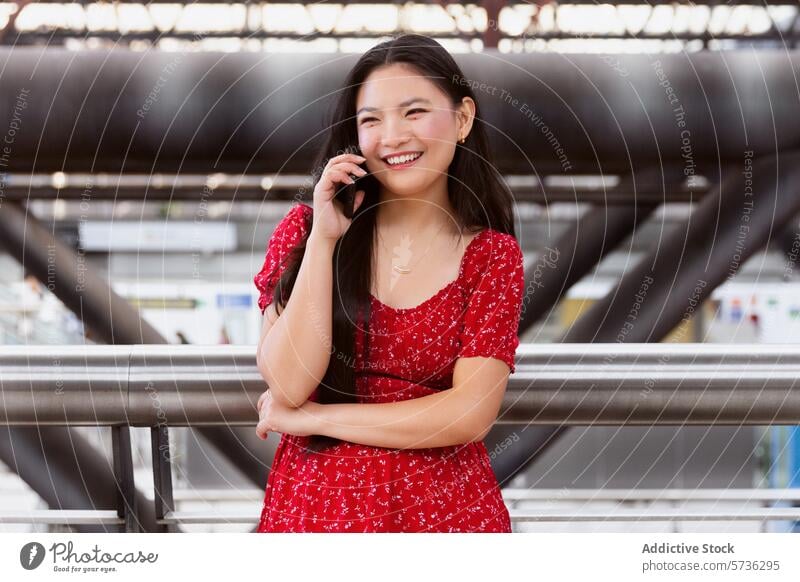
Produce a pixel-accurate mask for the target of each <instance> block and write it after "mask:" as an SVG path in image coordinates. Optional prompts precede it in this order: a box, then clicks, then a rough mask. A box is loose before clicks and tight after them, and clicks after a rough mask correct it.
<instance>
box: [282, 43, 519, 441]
mask: <svg viewBox="0 0 800 582" xmlns="http://www.w3.org/2000/svg"><path fill="white" fill-rule="evenodd" d="M396 63H402V64H404V65H408V66H411V67H413V68H414V69H416V70H417V71H418V72H419V74H420V75H422V76H425V77H426V78H428V79H429V80H430V81H431V82H433V83H435V84H436V85H437V86H438V87H439V88H440V89H441V90H442V91H443V92H444V93H445V94H447V95H448V96H449V98H450V99H451V102H452V103H453V105H454V106H455V105H458V104H460V103H461V102H462V99H463V98H464V97H471V98H472V99H473V100H474V101H475V106H476V110H475V120H474V123H473V124H472V128H471V130H470V133H469V135H468V136H467V138H466V140H465V142H464V143H463V144H458V146H459V147H457V148H456V153H455V156H454V157H453V161H452V163H451V164H450V167H449V168H448V178H447V189H448V198H449V201H450V203H451V204H452V207H453V209H454V210H455V214H456V216H457V217H458V219H459V220H460V221H461V224H460V225H459V226H463V227H465V228H467V229H470V228H473V229H474V230H481V229H482V227H490V228H493V229H495V230H497V231H499V232H502V233H506V234H511V235H513V236H514V237H515V238H516V233H515V230H514V216H513V202H514V198H513V196H512V194H511V192H510V191H509V190H508V188H507V187H506V185H505V183H504V182H503V181H502V179H501V177H500V176H499V175H498V174H497V171H496V169H495V168H494V164H493V161H492V156H491V153H490V148H489V142H488V138H487V134H486V130H485V128H484V126H483V125H482V119H481V115H480V107H479V105H478V100H477V99H476V97H475V95H474V93H473V91H472V89H471V88H470V87H469V84H467V83H462V82H459V80H462V79H464V76H463V73H462V72H461V69H460V68H459V66H458V65H457V64H456V62H455V60H454V59H453V57H452V56H451V55H450V53H448V52H447V50H446V49H445V48H444V47H443V46H442V45H440V44H439V43H438V42H436V41H435V40H433V39H432V38H429V37H427V36H424V35H419V34H404V35H402V36H398V37H396V38H393V39H391V40H388V41H385V42H383V43H381V44H378V45H376V46H375V47H373V48H371V49H370V50H368V51H367V52H366V53H364V54H363V55H362V56H361V58H360V59H359V60H358V62H357V63H356V64H355V66H354V67H353V68H352V70H351V71H350V73H349V74H348V77H347V79H345V82H344V85H343V87H342V90H341V92H339V93H338V94H337V99H336V102H335V103H334V107H333V110H332V113H331V114H329V120H328V125H327V127H329V128H330V130H329V131H327V132H326V134H325V142H324V144H323V146H322V147H321V148H320V150H319V152H318V154H317V158H316V159H315V160H314V164H313V166H312V167H313V168H315V169H314V170H312V175H313V178H314V183H315V184H316V183H317V181H318V180H319V174H320V173H321V168H324V166H325V164H326V163H327V161H328V160H329V159H330V158H332V157H335V156H337V155H339V154H341V153H345V152H349V153H357V152H358V148H357V144H358V131H357V127H356V118H355V111H356V96H357V93H358V89H359V87H361V85H362V84H363V83H364V82H365V81H366V79H367V77H368V76H369V75H370V74H371V73H372V72H373V71H374V70H376V69H377V68H379V67H381V66H385V65H391V64H396ZM358 188H359V189H363V190H364V191H365V196H364V201H363V202H362V204H361V206H359V208H358V210H357V211H356V213H355V214H354V216H353V221H352V223H351V224H350V227H349V228H348V230H347V232H346V233H345V234H344V236H342V237H341V238H340V239H339V240H338V241H337V243H336V246H335V247H334V253H333V298H332V299H333V304H332V313H333V319H332V322H331V328H332V335H333V347H332V353H331V359H330V364H329V365H328V369H327V371H326V373H325V376H324V378H323V381H322V383H321V384H320V386H319V388H318V390H319V393H318V398H317V401H318V402H320V403H323V404H330V403H340V402H356V398H355V362H356V354H355V333H356V329H357V327H356V326H361V327H362V329H364V330H365V333H364V338H365V341H364V353H363V354H361V358H365V357H366V354H368V353H369V334H368V333H366V329H367V323H366V322H368V321H369V317H370V307H371V303H370V291H371V280H372V260H371V259H372V253H373V243H374V241H375V240H376V238H375V237H376V222H375V216H376V210H377V207H378V206H377V205H378V203H379V198H378V197H379V184H378V182H377V180H376V179H375V178H374V177H373V176H367V177H365V178H363V179H361V180H359V181H358ZM306 227H307V228H306V233H307V234H306V237H305V238H304V239H303V240H302V241H300V243H299V244H298V245H297V247H295V249H294V251H293V253H292V254H291V255H290V257H289V258H288V261H287V267H286V270H285V271H284V272H283V274H282V276H281V278H280V280H279V281H278V284H277V286H276V288H275V292H274V296H273V301H274V302H275V303H276V308H277V307H279V306H280V308H281V309H282V308H283V307H284V306H285V304H286V301H287V300H288V297H289V295H290V294H291V290H292V287H293V286H294V282H295V280H296V279H297V272H298V271H299V267H300V263H301V262H302V257H303V254H304V252H305V246H306V240H307V238H308V233H309V232H310V230H311V218H310V217H309V218H308V224H306ZM361 361H365V360H364V359H362V360H361ZM335 442H338V441H336V440H335V439H331V438H328V437H324V436H321V435H313V436H312V438H311V440H310V444H309V448H310V449H311V450H314V451H320V450H322V449H323V448H324V447H326V446H328V445H330V444H333V443H335Z"/></svg>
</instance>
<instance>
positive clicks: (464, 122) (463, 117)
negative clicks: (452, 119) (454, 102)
mask: <svg viewBox="0 0 800 582" xmlns="http://www.w3.org/2000/svg"><path fill="white" fill-rule="evenodd" d="M475 110H476V106H475V101H473V100H472V98H471V97H464V98H462V99H461V103H459V104H458V106H457V107H456V121H457V123H458V135H459V136H461V137H464V138H466V137H467V136H468V135H469V132H470V131H471V130H472V122H473V120H474V119H475Z"/></svg>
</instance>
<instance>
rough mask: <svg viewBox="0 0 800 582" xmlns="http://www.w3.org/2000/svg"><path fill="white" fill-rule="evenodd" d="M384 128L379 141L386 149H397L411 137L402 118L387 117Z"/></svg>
mask: <svg viewBox="0 0 800 582" xmlns="http://www.w3.org/2000/svg"><path fill="white" fill-rule="evenodd" d="M384 128H385V131H384V133H383V136H382V137H381V143H382V144H383V147H384V148H386V149H397V148H398V147H399V146H401V145H403V144H404V143H406V142H408V140H409V139H410V138H411V136H410V135H409V132H408V127H407V125H406V123H405V121H404V120H396V119H388V120H387V121H386V123H385V124H384Z"/></svg>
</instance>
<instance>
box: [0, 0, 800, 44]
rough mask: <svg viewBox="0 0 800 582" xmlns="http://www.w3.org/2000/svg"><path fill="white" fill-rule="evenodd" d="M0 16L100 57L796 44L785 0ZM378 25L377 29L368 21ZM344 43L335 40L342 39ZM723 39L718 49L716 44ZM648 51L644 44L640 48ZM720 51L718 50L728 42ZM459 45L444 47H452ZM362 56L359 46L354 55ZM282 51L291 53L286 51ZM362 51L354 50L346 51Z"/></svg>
mask: <svg viewBox="0 0 800 582" xmlns="http://www.w3.org/2000/svg"><path fill="white" fill-rule="evenodd" d="M5 11H6V14H3V12H2V11H0V19H2V18H3V16H5V17H6V19H7V22H6V23H5V25H3V22H2V20H0V26H3V28H1V29H0V43H4V44H7V45H13V46H21V45H37V44H46V45H48V46H54V45H70V46H71V47H72V48H79V47H81V46H82V47H83V48H98V47H101V46H103V44H105V45H106V46H110V45H111V44H112V43H113V44H114V45H130V46H131V47H132V48H133V47H137V48H139V49H145V48H148V47H155V48H167V49H168V48H170V46H173V47H174V43H180V44H187V43H188V44H192V45H194V46H199V47H201V49H202V47H209V48H211V50H255V51H261V50H264V49H269V50H276V49H277V50H281V46H282V45H284V50H285V45H286V44H287V43H289V45H293V44H294V43H297V44H299V45H303V44H308V43H310V42H314V41H319V42H320V47H321V48H319V49H318V50H326V49H325V48H324V47H328V49H329V50H332V51H338V50H347V41H351V40H369V39H375V38H379V37H381V36H384V35H387V34H390V33H391V34H396V33H398V32H420V33H423V34H430V35H433V36H436V37H437V38H439V39H441V40H451V41H461V47H462V50H482V49H484V48H500V49H501V50H507V51H526V52H527V51H542V50H553V49H556V50H561V51H564V50H568V51H571V52H574V51H575V50H579V51H582V52H592V51H593V50H594V49H592V48H591V47H592V46H593V45H594V46H596V47H597V46H602V43H603V42H606V43H608V42H611V43H616V42H617V41H627V44H619V43H617V44H612V45H608V44H607V45H606V47H605V49H601V50H605V52H615V51H616V50H619V49H609V48H608V47H609V46H619V47H625V49H623V50H626V51H631V50H632V51H651V50H662V49H663V48H664V47H671V49H670V50H683V49H688V50H698V49H707V48H712V49H713V48H725V47H727V48H730V44H729V41H732V42H734V43H736V42H741V43H761V44H767V45H770V44H772V45H776V44H778V45H780V46H784V45H785V46H793V45H794V44H795V43H796V42H797V39H798V35H800V30H798V20H797V15H798V6H797V3H796V2H793V1H792V0H766V1H765V0H761V1H758V0H749V1H732V2H724V1H711V0H706V1H703V0H699V1H697V2H689V1H680V2H669V3H662V2H646V1H643V0H640V1H638V2H636V1H631V0H628V1H624V0H623V1H609V2H602V3H601V2H591V1H586V0H573V1H572V2H567V3H561V2H550V1H537V2H505V1H502V0H483V1H480V2H475V3H471V4H462V3H459V2H447V1H446V0H441V1H437V2H401V1H399V0H388V1H384V2H380V3H373V2H367V1H359V2H347V3H340V4H337V3H328V2H289V1H282V2H240V3H234V4H223V3H220V2H219V1H218V0H217V1H216V2H214V1H212V0H202V1H201V2H188V1H182V2H175V1H172V0H157V1H155V2H149V3H144V2H128V1H122V2H114V3H109V2H87V1H82V2H72V3H58V2H54V3H40V2H28V1H26V0H19V1H18V2H16V3H14V4H8V5H6V9H5ZM376 23H377V24H376ZM342 41H344V42H342ZM720 41H722V44H720ZM648 43H649V44H648ZM726 43H728V44H726ZM457 46H458V44H454V45H453V48H456V47H457ZM362 48H363V47H362ZM290 50H291V49H290ZM354 50H361V48H354Z"/></svg>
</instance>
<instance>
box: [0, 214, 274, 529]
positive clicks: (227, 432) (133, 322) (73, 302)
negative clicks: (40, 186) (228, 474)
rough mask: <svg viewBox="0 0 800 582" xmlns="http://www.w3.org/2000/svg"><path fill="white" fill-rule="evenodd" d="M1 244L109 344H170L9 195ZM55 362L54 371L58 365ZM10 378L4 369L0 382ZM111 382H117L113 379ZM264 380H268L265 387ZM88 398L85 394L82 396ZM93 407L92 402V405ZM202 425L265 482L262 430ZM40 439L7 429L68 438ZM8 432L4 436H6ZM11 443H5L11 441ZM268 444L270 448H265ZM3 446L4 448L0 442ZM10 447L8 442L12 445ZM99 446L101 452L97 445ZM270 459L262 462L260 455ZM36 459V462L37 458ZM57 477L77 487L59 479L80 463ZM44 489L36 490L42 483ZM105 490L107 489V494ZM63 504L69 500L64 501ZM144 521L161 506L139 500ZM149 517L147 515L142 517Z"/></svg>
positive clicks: (81, 453) (87, 504)
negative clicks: (257, 434) (259, 438)
mask: <svg viewBox="0 0 800 582" xmlns="http://www.w3.org/2000/svg"><path fill="white" fill-rule="evenodd" d="M0 245H4V246H5V247H6V248H7V250H8V251H9V252H10V253H11V254H12V255H13V256H14V257H16V259H17V260H18V261H19V262H20V264H22V265H24V266H25V267H26V268H27V269H28V270H29V271H30V272H31V273H33V274H34V275H35V276H36V277H37V278H38V279H39V280H40V281H42V282H44V283H45V284H46V285H47V287H48V289H50V290H51V291H52V292H53V293H54V294H55V295H56V296H57V297H58V298H59V299H61V301H62V302H63V303H64V304H65V305H66V306H67V307H68V308H69V309H71V310H72V311H73V312H74V313H75V314H76V315H77V316H78V317H79V318H80V319H81V320H82V321H83V322H84V323H85V324H86V326H87V328H88V329H90V330H91V331H92V333H93V334H94V335H95V336H96V337H98V338H100V339H101V340H102V341H106V342H107V343H110V344H140V343H144V344H166V343H167V341H166V339H165V338H164V337H163V336H161V334H160V333H158V331H157V330H155V328H153V327H152V326H151V325H150V324H149V323H147V322H146V321H144V320H143V319H141V317H140V315H139V313H138V312H137V310H136V309H135V308H134V307H133V306H131V305H130V304H129V303H128V302H127V301H125V300H124V299H123V298H122V297H120V296H119V295H117V294H116V293H115V292H114V291H113V290H112V289H111V288H110V286H109V285H108V283H107V282H106V281H104V280H102V279H100V278H99V277H97V276H96V275H95V274H94V273H93V272H92V271H91V270H89V269H87V267H86V265H85V264H84V263H83V261H82V260H81V258H80V257H79V256H78V255H76V254H75V253H74V251H72V250H71V249H69V248H67V247H66V245H64V243H62V242H61V241H60V240H58V239H57V238H55V237H54V236H53V235H52V233H50V232H48V231H47V230H46V229H45V228H44V227H43V226H42V225H41V224H40V223H39V221H38V220H37V219H36V217H35V216H33V215H31V214H30V213H28V212H26V210H25V209H24V208H23V207H21V206H19V205H18V204H16V203H13V202H9V201H6V203H5V204H3V205H2V211H0ZM49 366H50V372H48V373H49V374H51V375H55V376H56V377H58V371H57V370H58V369H59V363H58V362H55V361H52V360H51V361H49ZM54 370H55V371H54ZM3 381H4V379H3V378H2V377H0V383H2V382H3ZM110 385H113V382H112V383H111V384H109V386H110ZM263 389H264V383H263V380H262V391H263ZM113 392H114V391H113V388H111V392H106V393H104V394H102V395H100V394H98V398H101V399H102V398H111V399H113V398H114V397H115V396H114V393H113ZM52 396H53V397H54V398H56V399H58V397H60V396H64V394H63V393H60V392H56V393H54V394H52ZM84 406H85V401H84ZM89 409H90V408H89ZM198 432H199V433H200V434H201V435H202V436H203V438H205V439H206V440H207V441H208V442H210V443H211V444H212V446H214V447H215V448H217V450H219V451H220V453H222V454H223V455H224V456H225V457H226V458H227V459H229V460H230V461H231V462H232V463H233V464H234V465H235V466H236V467H238V468H239V469H240V471H241V472H242V473H243V474H244V475H245V476H246V477H248V478H249V479H251V480H252V481H253V482H254V483H255V484H256V485H258V486H263V484H264V483H265V482H266V473H267V470H268V469H267V467H268V461H269V458H270V455H271V454H272V453H273V452H274V450H270V449H269V447H263V445H262V446H258V445H259V443H256V439H257V437H255V436H254V435H252V434H249V432H252V431H249V432H241V433H240V432H239V430H238V429H236V428H233V427H229V426H225V427H213V426H208V427H202V428H199V429H198ZM36 436H37V442H34V443H27V439H29V438H30V437H31V433H30V432H29V431H28V432H26V431H22V432H20V431H17V430H16V428H10V429H9V432H8V433H7V438H8V439H9V444H8V447H11V443H17V444H16V446H17V447H20V446H24V447H28V448H34V447H35V446H37V443H39V442H40V443H41V446H43V447H45V448H47V449H48V450H61V448H62V447H63V446H64V445H63V443H64V438H63V435H62V434H61V433H60V432H52V433H51V432H50V430H49V428H40V430H39V431H37V435H36ZM3 438H4V437H2V436H0V440H2V439H3ZM69 441H72V442H74V443H76V445H75V447H74V448H73V449H71V451H72V454H73V455H74V456H75V462H76V465H81V464H91V463H92V462H93V461H92V460H91V459H89V458H88V457H86V455H91V454H93V453H92V451H94V448H93V447H92V446H91V444H89V443H87V442H85V439H83V437H82V436H81V435H79V434H77V433H74V431H70V437H69ZM8 447H6V448H8ZM265 448H266V451H264V449H265ZM0 450H2V448H0ZM9 450H10V449H9ZM95 454H96V453H95ZM262 458H263V459H264V461H263V462H262V461H261V459H262ZM5 460H6V462H7V463H8V464H9V465H11V466H14V467H17V468H19V467H29V469H27V470H24V471H23V474H25V475H32V474H34V473H36V471H42V470H44V469H43V466H42V465H38V464H36V462H35V459H34V458H33V457H30V458H27V457H23V458H13V459H12V458H7V459H5ZM31 463H32V464H31ZM54 475H56V480H55V485H56V487H58V488H59V489H64V490H65V491H72V490H74V489H75V488H74V487H68V486H62V485H61V483H63V482H67V481H70V480H74V479H75V478H76V477H75V474H74V471H72V472H70V471H66V470H65V472H63V473H57V474H54ZM38 483H39V481H32V482H30V483H29V484H30V485H31V486H32V487H33V486H36V485H37V484H38ZM114 489H115V482H114V481H104V480H102V479H101V478H98V479H94V480H92V481H91V483H90V486H89V489H87V491H86V495H87V496H82V497H77V498H75V497H73V498H69V497H62V499H61V501H65V502H66V503H67V506H68V507H70V508H73V509H74V508H92V507H94V502H93V498H94V497H95V496H98V495H99V496H100V497H101V498H102V495H105V492H106V491H108V490H110V491H113V490H114ZM37 491H38V490H37ZM100 492H103V493H102V494H101V493H100ZM136 495H137V499H139V500H142V499H143V497H142V494H141V493H140V492H138V491H137V492H136ZM42 497H43V498H45V499H50V498H49V497H48V491H47V490H44V491H43V492H42ZM59 507H63V506H59ZM139 507H140V508H141V514H140V515H141V518H142V520H143V522H142V526H143V528H145V530H146V531H156V530H159V531H160V530H162V529H163V528H162V527H161V526H160V525H157V524H156V523H155V521H154V519H155V511H154V510H153V509H152V508H151V507H150V505H149V504H146V503H145V504H143V502H141V501H140V503H139ZM144 520H149V521H144Z"/></svg>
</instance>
